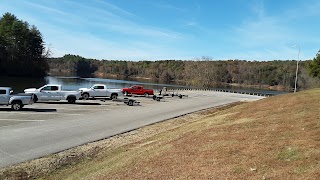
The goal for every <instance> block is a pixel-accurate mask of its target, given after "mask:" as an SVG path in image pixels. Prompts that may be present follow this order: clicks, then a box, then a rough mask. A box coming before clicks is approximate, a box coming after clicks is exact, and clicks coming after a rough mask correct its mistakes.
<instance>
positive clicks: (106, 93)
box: [79, 84, 122, 99]
mask: <svg viewBox="0 0 320 180" xmlns="http://www.w3.org/2000/svg"><path fill="white" fill-rule="evenodd" d="M79 91H80V92H81V96H82V99H89V98H90V97H92V98H95V97H110V98H111V99H117V98H118V96H119V95H122V91H121V89H111V88H107V86H106V85H104V84H94V85H93V86H92V87H90V88H80V89H79Z"/></svg>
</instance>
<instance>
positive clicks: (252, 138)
mask: <svg viewBox="0 0 320 180" xmlns="http://www.w3.org/2000/svg"><path fill="white" fill-rule="evenodd" d="M89 147H90V146H89ZM94 147H95V149H96V151H97V152H96V153H93V154H94V155H92V156H85V155H84V157H89V158H79V160H77V161H74V162H76V163H75V164H73V165H68V163H66V164H64V165H62V166H59V167H58V168H57V169H58V170H57V171H54V172H52V171H47V172H46V173H42V174H41V173H40V174H38V175H37V176H39V175H41V176H42V178H43V179H235V178H237V179H320V89H315V90H309V91H304V92H299V93H296V94H287V95H281V96H275V97H271V98H267V99H263V100H260V101H256V102H251V103H244V104H236V105H232V106H230V107H228V108H220V109H212V110H208V111H204V112H199V113H196V114H191V115H188V116H184V117H181V118H178V119H173V120H170V121H167V122H163V123H159V124H155V125H152V126H148V127H145V128H142V129H139V130H137V131H135V132H132V133H131V134H129V135H122V136H121V138H120V136H119V137H117V138H115V139H114V140H111V139H108V140H105V141H104V142H100V144H99V143H98V144H94V145H92V144H91V147H90V148H89V149H91V151H92V149H93V148H94ZM78 148H79V147H78ZM69 164H72V163H69ZM24 168H26V167H24ZM22 169H23V168H22ZM20 170H21V168H20ZM21 171H22V170H21ZM21 171H20V172H21ZM3 172H7V173H10V172H12V171H10V169H9V170H8V169H7V170H6V171H2V174H3ZM27 174H28V173H27ZM30 174H32V173H29V175H30ZM33 174H36V173H33ZM35 176H36V175H34V176H33V177H35ZM3 177H5V176H3ZM8 177H9V176H8ZM29 177H32V176H29ZM0 179H1V176H0Z"/></svg>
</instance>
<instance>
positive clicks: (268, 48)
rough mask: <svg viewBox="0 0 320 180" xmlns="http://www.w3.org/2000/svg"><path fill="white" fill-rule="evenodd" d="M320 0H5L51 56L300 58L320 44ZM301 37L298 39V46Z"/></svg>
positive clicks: (5, 7)
mask: <svg viewBox="0 0 320 180" xmlns="http://www.w3.org/2000/svg"><path fill="white" fill-rule="evenodd" d="M319 9H320V1H319V0H0V13H1V14H4V13H5V12H10V13H12V14H14V15H16V16H17V17H18V18H19V19H22V20H24V21H27V22H29V23H30V24H31V25H35V26H36V27H37V28H38V29H39V30H40V32H41V33H42V35H43V37H44V40H45V42H46V45H47V46H48V47H50V49H51V51H52V57H60V56H63V55H64V54H76V55H81V56H83V57H86V58H94V59H108V60H111V59H114V60H133V61H137V60H164V59H182V60H193V59H196V58H201V57H202V56H207V57H211V58H212V59H213V60H228V59H241V60H259V61H265V60H288V59H290V60H295V59H297V58H298V49H299V48H298V47H299V46H300V48H301V53H300V59H302V60H306V59H313V58H314V57H315V55H316V53H317V52H318V50H319V49H320V38H319V35H320V23H317V22H319V19H320V10H319ZM295 45H296V46H295Z"/></svg>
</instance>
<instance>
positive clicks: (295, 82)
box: [294, 46, 300, 93]
mask: <svg viewBox="0 0 320 180" xmlns="http://www.w3.org/2000/svg"><path fill="white" fill-rule="evenodd" d="M298 48H299V52H298V60H297V68H296V79H295V81H294V93H296V92H297V82H298V70H299V58H300V46H298Z"/></svg>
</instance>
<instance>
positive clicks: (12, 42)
mask: <svg viewBox="0 0 320 180" xmlns="http://www.w3.org/2000/svg"><path fill="white" fill-rule="evenodd" d="M44 45H45V44H44V41H43V38H42V34H41V33H40V31H39V30H38V29H37V28H36V26H30V25H29V24H28V23H27V22H25V21H22V20H19V19H17V17H16V16H14V15H13V14H10V13H5V14H4V15H3V16H2V17H1V18H0V75H6V76H40V77H43V76H45V75H46V73H47V71H48V70H49V66H48V63H47V61H46V58H47V56H48V54H47V52H46V51H45V47H44Z"/></svg>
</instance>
